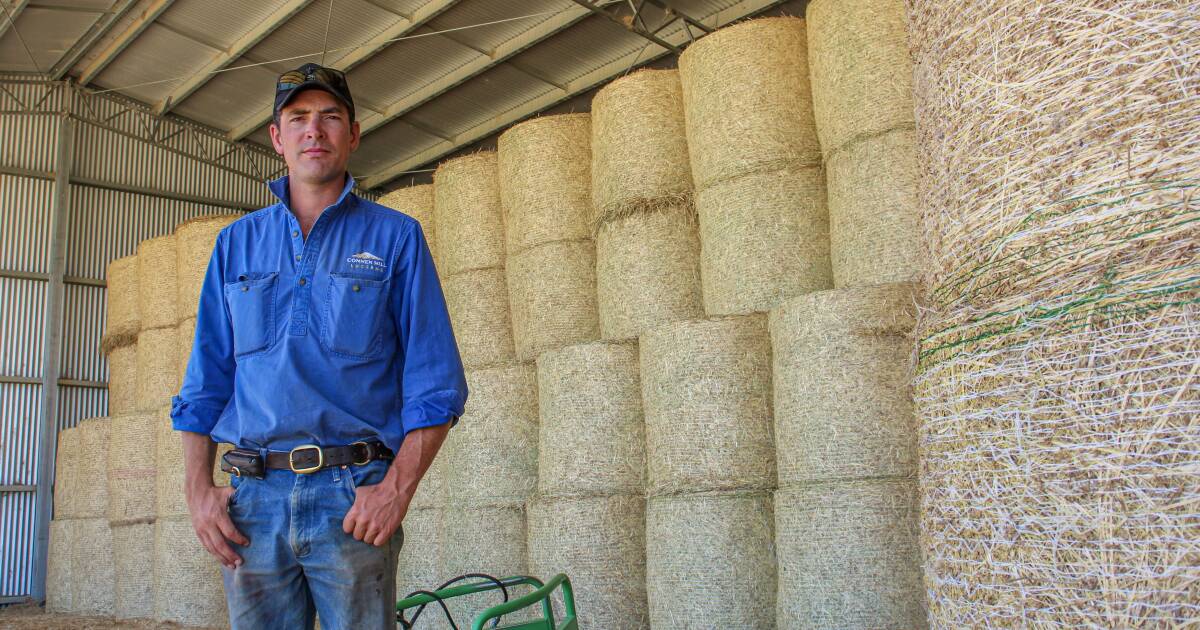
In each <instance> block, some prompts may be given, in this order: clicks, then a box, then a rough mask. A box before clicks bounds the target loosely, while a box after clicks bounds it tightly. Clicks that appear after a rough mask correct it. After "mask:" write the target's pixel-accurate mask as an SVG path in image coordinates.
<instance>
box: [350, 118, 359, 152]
mask: <svg viewBox="0 0 1200 630" xmlns="http://www.w3.org/2000/svg"><path fill="white" fill-rule="evenodd" d="M360 134H361V129H360V128H359V126H358V121H357V120H356V121H354V122H352V123H350V152H351V153H353V152H354V151H357V150H358V141H359V140H360V139H361V135H360Z"/></svg>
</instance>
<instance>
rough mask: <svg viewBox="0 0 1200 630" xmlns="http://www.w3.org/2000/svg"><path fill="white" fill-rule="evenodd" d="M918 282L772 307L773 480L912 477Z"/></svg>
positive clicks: (807, 297) (825, 294)
mask: <svg viewBox="0 0 1200 630" xmlns="http://www.w3.org/2000/svg"><path fill="white" fill-rule="evenodd" d="M918 291H919V287H918V286H917V285H913V284H908V283H899V284H883V285H877V286H873V287H861V288H854V289H838V290H834V291H821V292H818V293H810V294H808V295H802V296H800V297H798V298H793V299H792V300H790V301H788V302H785V303H783V304H782V305H781V306H779V308H776V309H775V310H773V311H771V314H770V316H769V326H770V329H771V346H772V351H773V352H772V374H773V385H774V388H773V389H774V399H775V444H776V460H777V463H778V468H779V485H780V486H784V485H788V484H798V483H807V482H814V481H836V480H843V479H863V478H867V477H889V476H909V475H913V474H916V466H917V423H916V417H915V416H914V414H913V406H912V389H911V386H910V380H911V372H912V345H913V337H912V335H913V327H914V326H915V325H916V315H917V307H916V300H917V292H918Z"/></svg>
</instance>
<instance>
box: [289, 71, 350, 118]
mask: <svg viewBox="0 0 1200 630" xmlns="http://www.w3.org/2000/svg"><path fill="white" fill-rule="evenodd" d="M312 89H316V90H322V91H324V92H325V93H327V94H329V95H331V96H333V97H334V98H336V99H337V100H338V101H339V102H341V104H342V105H345V106H346V110H347V111H348V112H350V117H351V118H353V117H354V105H352V104H351V103H350V102H349V101H347V100H346V99H345V97H343V96H342V95H341V94H338V93H337V92H336V91H334V90H333V89H331V88H330V87H329V86H328V85H326V84H325V83H323V82H321V81H316V80H308V81H305V82H304V83H301V84H300V85H297V86H296V87H294V88H292V89H290V90H288V91H287V92H285V93H284V94H283V97H282V99H279V100H276V101H275V111H277V112H278V111H279V110H281V109H283V108H284V107H287V104H288V103H290V102H291V101H292V99H293V98H295V97H296V95H297V94H299V93H301V92H303V91H305V90H312Z"/></svg>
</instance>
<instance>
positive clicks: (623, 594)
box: [528, 495, 650, 630]
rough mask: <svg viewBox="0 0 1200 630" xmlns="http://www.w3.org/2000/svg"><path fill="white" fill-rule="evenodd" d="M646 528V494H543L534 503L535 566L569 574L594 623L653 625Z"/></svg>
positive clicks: (546, 574)
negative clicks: (648, 598) (648, 599)
mask: <svg viewBox="0 0 1200 630" xmlns="http://www.w3.org/2000/svg"><path fill="white" fill-rule="evenodd" d="M645 532H646V500H645V499H644V498H643V497H641V496H630V495H618V496H611V497H592V498H585V499H563V498H557V499H551V498H540V499H538V500H535V501H532V502H530V504H529V527H528V534H529V571H530V573H531V574H532V575H536V576H541V577H542V578H543V579H549V578H550V577H551V576H553V575H557V574H559V573H566V574H567V576H568V577H570V578H571V586H572V587H574V589H575V606H576V609H577V611H578V613H579V616H580V618H581V619H583V620H586V623H587V625H588V627H592V628H623V629H628V630H636V629H637V628H649V627H650V626H649V615H648V613H647V608H646V537H645ZM557 608H558V609H559V610H561V609H562V608H561V605H558V606H557Z"/></svg>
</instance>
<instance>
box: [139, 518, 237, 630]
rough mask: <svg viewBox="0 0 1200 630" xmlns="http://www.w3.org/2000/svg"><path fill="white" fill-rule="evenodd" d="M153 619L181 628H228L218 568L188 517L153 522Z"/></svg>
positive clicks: (218, 563) (219, 568) (218, 565)
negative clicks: (177, 625) (171, 622)
mask: <svg viewBox="0 0 1200 630" xmlns="http://www.w3.org/2000/svg"><path fill="white" fill-rule="evenodd" d="M154 619H155V620H157V621H173V622H175V623H178V624H182V625H185V626H209V627H211V626H222V627H228V626H229V609H228V608H226V606H225V587H224V585H223V581H222V577H221V564H220V562H218V561H217V559H216V558H214V557H212V556H211V555H209V553H208V552H207V551H205V550H204V547H203V546H202V545H201V544H200V540H199V539H198V538H196V532H195V531H194V530H193V529H192V520H191V518H189V517H188V516H186V515H185V516H173V517H170V518H159V519H158V520H157V521H155V522H154Z"/></svg>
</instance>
